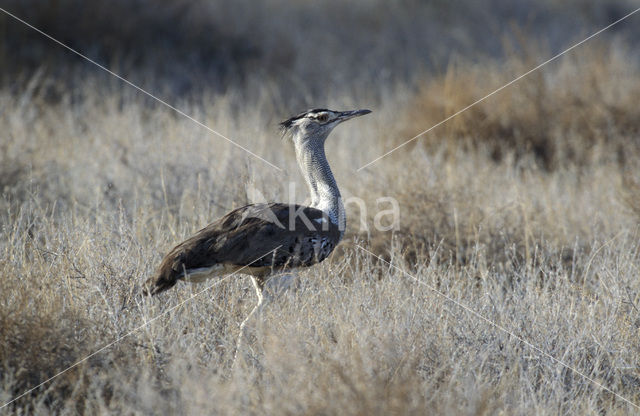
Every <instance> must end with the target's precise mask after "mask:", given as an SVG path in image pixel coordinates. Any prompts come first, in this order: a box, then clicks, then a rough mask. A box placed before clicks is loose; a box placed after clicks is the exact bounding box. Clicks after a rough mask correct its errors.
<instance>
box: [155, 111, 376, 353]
mask: <svg viewBox="0 0 640 416" xmlns="http://www.w3.org/2000/svg"><path fill="white" fill-rule="evenodd" d="M370 112H371V111H370V110H366V109H362V110H353V111H333V110H329V109H326V108H316V109H311V110H307V111H304V112H301V113H300V114H297V115H295V116H293V117H291V118H288V119H287V120H285V121H283V122H281V123H280V127H281V129H282V131H283V137H288V138H290V139H291V141H292V142H293V146H294V149H295V154H296V159H297V162H298V165H299V168H300V171H301V173H302V176H303V177H304V180H305V182H306V184H307V187H308V189H309V193H310V196H311V202H310V205H308V206H305V205H299V204H288V203H286V204H285V203H260V204H249V205H245V206H243V207H240V208H237V209H235V210H233V211H231V212H229V213H228V214H226V215H225V216H223V217H222V218H220V219H218V220H217V221H214V222H213V223H211V224H209V225H207V226H206V227H204V228H203V229H201V230H200V231H198V232H197V233H195V234H194V235H193V236H192V237H190V238H188V239H187V240H185V241H183V242H182V243H180V244H178V245H176V246H175V247H174V248H173V249H172V250H171V251H169V253H168V254H167V255H166V256H165V257H164V259H163V260H162V262H161V263H160V266H159V268H158V270H157V273H156V274H155V275H154V276H152V277H151V278H149V279H148V281H147V282H146V283H145V289H144V291H143V292H144V293H145V294H148V295H158V294H159V293H162V292H164V291H166V290H168V289H170V288H172V287H174V286H175V285H176V284H177V283H178V282H179V281H181V280H182V281H185V282H192V283H196V282H203V281H206V280H207V279H211V278H216V277H222V276H225V275H229V274H235V273H238V274H245V275H249V276H250V277H251V279H252V282H253V285H254V287H255V290H256V294H257V296H258V304H257V305H256V307H255V308H254V309H253V310H252V311H251V312H250V313H249V315H248V316H247V317H246V318H245V320H244V321H243V323H242V324H241V326H240V329H241V334H240V336H242V330H243V329H244V325H245V324H246V322H247V321H248V319H249V318H250V317H251V316H252V315H253V313H254V312H255V311H256V310H257V309H258V308H259V307H260V306H261V305H262V303H263V299H264V296H263V292H264V289H265V283H266V282H267V281H268V279H269V278H270V277H272V276H275V275H278V274H282V273H285V272H287V271H291V270H295V269H298V268H305V267H310V266H313V265H315V264H318V263H320V262H322V261H323V260H325V259H326V258H327V257H328V256H329V255H330V254H331V252H332V251H333V249H334V248H335V247H336V246H337V245H338V243H339V242H340V240H341V239H342V238H343V236H344V231H345V228H346V216H345V212H344V205H343V202H342V199H341V196H340V190H339V189H338V185H337V183H336V180H335V178H334V176H333V173H332V172H331V168H330V167H329V163H328V161H327V158H326V155H325V141H326V139H327V137H328V136H329V134H330V133H331V131H332V130H333V129H334V128H335V127H336V126H337V125H338V124H340V123H342V122H344V121H346V120H350V119H353V118H355V117H359V116H363V115H365V114H369V113H370ZM237 350H238V348H236V353H237Z"/></svg>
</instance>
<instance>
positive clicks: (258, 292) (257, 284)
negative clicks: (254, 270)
mask: <svg viewBox="0 0 640 416" xmlns="http://www.w3.org/2000/svg"><path fill="white" fill-rule="evenodd" d="M251 282H252V283H253V287H254V288H255V289H256V295H257V296H258V304H257V305H256V306H255V307H254V308H253V309H252V310H251V312H249V315H247V317H246V318H244V321H242V323H241V324H240V334H239V335H238V340H237V341H236V351H235V352H234V354H233V364H232V366H231V368H232V369H233V368H235V366H236V362H237V361H238V353H239V352H240V347H242V338H243V337H244V328H245V326H246V325H247V322H248V321H249V319H250V318H251V317H252V316H253V314H254V313H255V312H256V311H257V310H258V309H259V308H260V307H261V306H262V304H263V301H264V296H263V294H262V291H263V289H264V284H263V282H262V280H258V279H257V278H255V277H253V276H251Z"/></svg>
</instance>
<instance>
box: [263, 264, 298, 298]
mask: <svg viewBox="0 0 640 416" xmlns="http://www.w3.org/2000/svg"><path fill="white" fill-rule="evenodd" d="M298 283H299V281H298V276H297V275H296V272H295V271H291V272H289V273H281V274H277V275H275V276H271V277H270V278H269V280H267V281H266V282H265V283H264V290H263V295H264V296H266V298H267V301H270V300H272V299H275V298H278V297H280V296H282V295H283V294H285V293H286V292H287V291H289V290H292V289H293V290H294V291H295V290H297V289H298V287H297V286H298Z"/></svg>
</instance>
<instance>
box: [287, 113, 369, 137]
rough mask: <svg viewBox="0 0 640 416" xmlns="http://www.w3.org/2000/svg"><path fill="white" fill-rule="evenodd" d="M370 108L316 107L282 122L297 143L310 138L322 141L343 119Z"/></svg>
mask: <svg viewBox="0 0 640 416" xmlns="http://www.w3.org/2000/svg"><path fill="white" fill-rule="evenodd" d="M370 112H371V111H370V110H354V111H333V110H327V109H326V108H316V109H313V110H308V111H305V112H302V113H300V114H298V115H296V116H293V117H291V118H290V119H287V120H285V121H283V122H282V123H280V127H282V129H283V131H284V133H285V134H290V135H291V137H292V138H293V140H294V143H295V144H296V145H301V144H304V143H305V142H308V141H310V140H313V141H320V142H321V143H323V142H324V140H325V139H326V138H327V136H329V133H331V130H333V128H334V127H335V126H337V125H338V124H340V123H342V122H343V121H347V120H349V119H352V118H354V117H358V116H363V115H365V114H369V113H370Z"/></svg>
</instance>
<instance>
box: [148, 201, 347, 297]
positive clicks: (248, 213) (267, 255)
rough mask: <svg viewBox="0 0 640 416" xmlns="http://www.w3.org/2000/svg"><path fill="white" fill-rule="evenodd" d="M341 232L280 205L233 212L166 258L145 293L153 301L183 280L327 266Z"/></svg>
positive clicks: (304, 210) (316, 214)
mask: <svg viewBox="0 0 640 416" xmlns="http://www.w3.org/2000/svg"><path fill="white" fill-rule="evenodd" d="M340 238H341V233H340V230H339V229H338V226H337V225H336V224H334V223H332V222H331V221H330V220H329V219H328V218H327V216H326V215H325V214H324V213H323V211H321V210H318V209H315V208H311V207H304V206H300V205H288V204H280V203H272V204H253V205H246V206H244V207H241V208H238V209H236V210H234V211H231V212H230V213H228V214H227V215H225V216H224V217H222V218H220V219H219V220H217V221H215V222H213V223H211V224H209V225H208V226H207V227H205V228H203V229H202V230H200V231H198V232H197V233H196V234H195V235H193V236H192V237H190V238H189V239H187V240H185V241H184V242H182V243H180V244H178V245H177V246H176V247H174V248H173V249H172V250H171V251H170V252H169V254H167V255H166V256H165V257H164V259H163V260H162V263H161V264H160V267H159V268H158V272H157V274H156V275H155V276H154V277H153V278H151V279H149V280H148V281H147V284H146V291H147V292H148V293H150V294H152V295H154V294H157V293H160V292H162V291H164V290H167V289H169V288H171V287H173V286H174V285H175V284H176V283H177V281H178V280H180V279H181V278H185V277H188V276H189V275H192V274H194V275H195V274H197V275H201V276H205V277H211V276H216V275H224V274H228V273H233V272H235V271H239V270H241V272H242V273H245V274H252V275H254V276H258V277H264V276H268V275H269V274H272V273H275V272H278V271H282V270H285V269H289V268H296V267H308V266H311V265H313V264H316V263H319V262H321V261H323V260H324V259H325V258H326V257H327V256H328V255H329V254H330V253H331V252H332V251H333V249H334V248H335V246H336V245H337V244H338V243H339V241H340Z"/></svg>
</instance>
